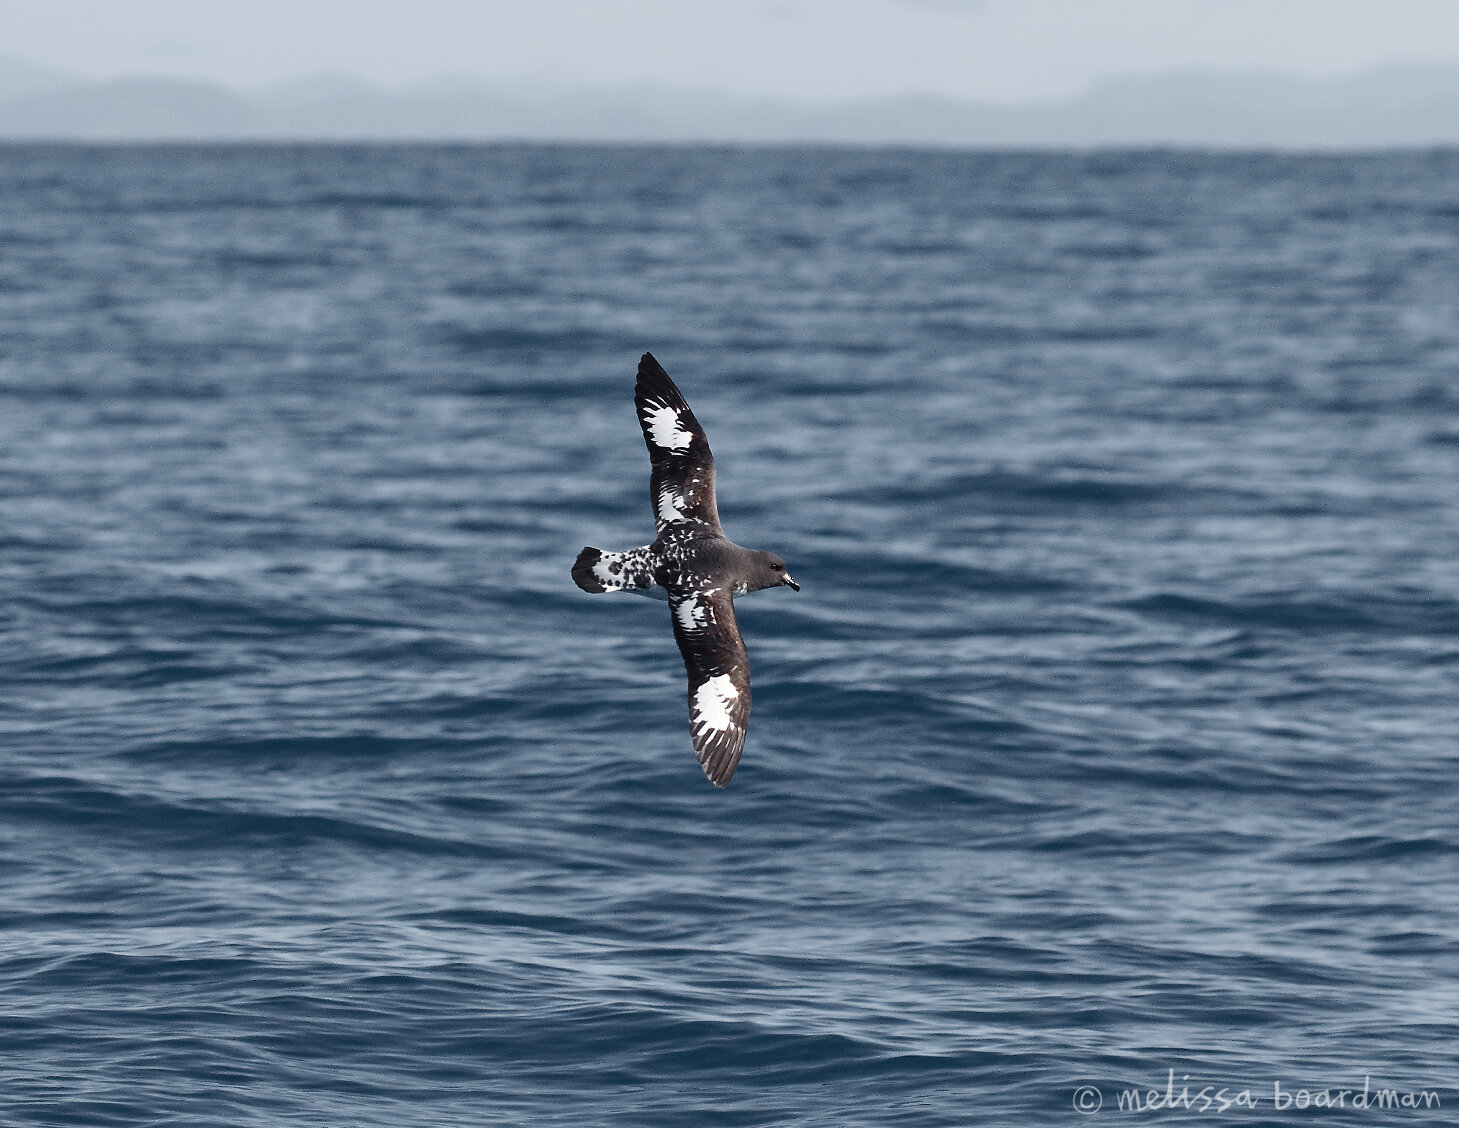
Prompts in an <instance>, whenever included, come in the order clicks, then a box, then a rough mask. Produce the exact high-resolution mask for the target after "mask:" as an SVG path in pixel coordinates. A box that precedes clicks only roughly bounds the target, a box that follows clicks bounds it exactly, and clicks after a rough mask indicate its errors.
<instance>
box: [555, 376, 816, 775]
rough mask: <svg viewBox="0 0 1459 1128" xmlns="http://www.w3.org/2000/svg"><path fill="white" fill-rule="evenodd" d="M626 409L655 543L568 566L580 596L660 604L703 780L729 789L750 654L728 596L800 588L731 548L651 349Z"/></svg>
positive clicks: (708, 469) (751, 554)
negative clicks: (630, 409) (642, 458)
mask: <svg viewBox="0 0 1459 1128" xmlns="http://www.w3.org/2000/svg"><path fill="white" fill-rule="evenodd" d="M633 405H634V407H636V408H637V409H638V422H639V425H640V426H641V427H642V428H643V441H644V443H645V444H646V445H647V446H648V460H649V465H650V467H651V468H652V474H651V476H650V478H649V497H650V499H651V500H652V502H653V509H654V523H655V525H656V526H657V529H658V539H656V540H655V541H654V542H653V544H649V545H644V546H643V547H642V548H634V549H630V550H628V551H627V552H604V551H603V550H602V549H598V548H585V549H583V550H582V552H580V553H578V558H577V562H576V563H574V564H573V566H572V578H573V580H574V581H575V582H576V583H577V585H578V587H580V588H582V589H583V590H584V591H590V592H600V591H631V592H634V593H636V594H639V595H649V596H653V597H655V598H658V599H667V600H668V601H669V607H670V608H671V609H672V611H673V615H672V620H673V624H674V639H675V641H676V642H678V644H679V653H680V654H682V655H683V656H684V668H685V669H686V670H687V671H688V672H689V735H690V736H691V737H692V738H693V740H694V752H695V754H696V755H697V756H698V757H699V763H700V766H702V767H703V768H704V774H705V775H707V776H708V777H709V780H710V782H711V783H713V784H714V785H715V786H716V787H723V786H725V784H727V783H729V781H730V776H732V775H734V774H735V767H736V765H738V764H739V762H740V752H741V751H742V750H743V749H744V747H745V725H746V722H747V721H748V720H749V716H750V656H749V655H748V654H747V653H745V642H744V640H743V639H742V638H741V637H740V628H739V626H738V625H737V624H736V623H735V603H734V600H735V596H737V595H744V594H745V593H746V592H750V591H759V590H761V589H762V588H770V587H780V586H782V585H784V586H785V587H788V588H791V589H792V590H794V591H800V585H799V584H798V583H796V582H795V581H794V580H792V579H791V578H790V573H788V572H787V571H786V570H785V561H783V560H781V559H780V557H778V556H776V555H775V554H774V553H773V552H758V551H755V550H752V549H748V548H741V547H740V546H739V545H737V544H732V543H730V541H729V539H728V538H727V537H726V536H725V535H724V530H723V529H721V528H720V527H719V513H718V511H717V510H716V508H715V504H714V456H713V455H712V454H710V453H709V440H708V439H706V438H705V437H704V428H703V427H701V426H700V425H699V420H697V419H695V418H694V413H693V412H692V411H690V410H689V405H688V404H687V403H685V402H684V396H683V395H682V394H681V393H680V391H679V389H678V388H676V387H675V386H674V382H673V381H672V380H670V379H669V374H668V373H667V372H665V371H664V370H663V368H662V367H660V365H659V362H658V361H656V360H655V359H654V358H653V354H652V353H644V354H643V359H642V360H641V361H639V363H638V384H637V385H636V386H635V388H634V390H633Z"/></svg>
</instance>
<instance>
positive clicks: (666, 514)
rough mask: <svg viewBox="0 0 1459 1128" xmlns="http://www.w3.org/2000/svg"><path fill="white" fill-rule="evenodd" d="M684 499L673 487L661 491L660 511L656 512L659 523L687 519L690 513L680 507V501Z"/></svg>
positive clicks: (670, 522) (663, 523) (665, 523)
mask: <svg viewBox="0 0 1459 1128" xmlns="http://www.w3.org/2000/svg"><path fill="white" fill-rule="evenodd" d="M683 500H684V499H683V498H682V497H680V496H679V494H678V492H677V491H675V490H673V489H666V490H662V491H660V493H659V506H658V512H657V513H655V514H654V516H655V517H656V518H658V521H659V524H661V525H668V524H672V523H673V522H674V521H687V520H688V519H689V515H688V514H687V513H685V512H684V511H683V510H682V509H680V508H679V502H681V501H683Z"/></svg>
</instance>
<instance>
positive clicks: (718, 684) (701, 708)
mask: <svg viewBox="0 0 1459 1128" xmlns="http://www.w3.org/2000/svg"><path fill="white" fill-rule="evenodd" d="M739 699H740V691H739V690H738V689H736V688H735V683H734V681H733V679H731V678H730V676H729V675H728V674H716V675H715V676H714V677H712V678H708V679H706V680H705V682H704V683H703V684H702V685H701V686H700V687H699V688H698V689H697V690H695V691H694V727H695V728H697V729H713V730H714V731H715V732H725V731H726V730H728V729H730V728H732V727H733V726H734V723H735V721H734V717H732V716H731V715H730V707H731V706H732V705H734V703H735V702H736V701H738V700H739Z"/></svg>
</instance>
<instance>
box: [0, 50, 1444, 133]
mask: <svg viewBox="0 0 1459 1128" xmlns="http://www.w3.org/2000/svg"><path fill="white" fill-rule="evenodd" d="M0 139H8V140H20V139H56V140H79V141H164V140H462V141H472V140H580V141H629V142H631V141H722V142H734V141H748V142H755V141H760V142H794V141H825V142H844V143H851V144H909V145H939V146H958V147H968V146H971V147H979V146H1098V145H1162V144H1169V145H1192V146H1213V147H1251V148H1367V147H1378V148H1381V147H1389V146H1424V145H1452V144H1459V65H1456V66H1432V65H1426V66H1418V65H1393V66H1387V67H1382V68H1379V69H1377V70H1373V71H1368V72H1366V73H1363V74H1359V75H1353V76H1349V77H1342V78H1322V79H1315V78H1303V77H1298V76H1293V75H1284V74H1278V73H1272V72H1264V71H1176V72H1168V73H1162V74H1154V75H1143V76H1129V77H1122V78H1116V79H1110V80H1107V81H1104V82H1101V83H1099V84H1097V85H1095V86H1093V87H1091V88H1090V89H1089V90H1088V91H1086V92H1085V93H1083V94H1080V95H1078V96H1076V97H1072V98H1066V99H1061V100H1058V101H1046V102H1029V103H1023V104H1017V105H995V104H990V103H975V102H964V101H958V100H956V99H952V98H946V97H942V96H937V95H905V96H899V97H887V98H875V99H867V100H862V101H846V102H838V103H822V104H812V103H802V102H794V101H788V100H783V99H776V98H769V97H763V98H761V97H751V96H743V95H735V94H726V93H718V92H714V91H709V90H692V89H680V88H669V87H659V86H652V85H646V84H641V85H624V86H620V87H598V88H573V87H569V86H552V85H548V84H522V83H508V82H488V81H482V80H477V79H468V78H452V77H443V78H440V79H435V80H431V81H429V82H423V83H417V84H415V85H412V86H408V87H403V88H398V89H385V88H382V87H378V86H374V85H371V84H370V83H367V82H364V81H362V80H360V79H357V78H353V77H351V76H348V75H317V76H311V77H306V78H301V79H297V80H293V81H289V82H282V83H275V84H273V85H271V86H267V87H263V88H260V89H257V90H253V91H241V90H237V89H234V88H231V87H228V86H224V85H221V84H218V83H212V82H206V81H202V80H189V79H176V78H158V77H149V76H137V77H132V78H121V79H111V80H105V81H92V80H86V79H81V78H77V77H75V76H72V75H68V74H65V73H64V72H61V71H57V70H54V69H51V68H46V67H41V66H38V65H36V64H33V63H30V62H27V61H25V60H23V59H17V58H14V57H0Z"/></svg>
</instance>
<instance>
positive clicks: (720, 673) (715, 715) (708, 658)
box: [669, 588, 750, 787]
mask: <svg viewBox="0 0 1459 1128" xmlns="http://www.w3.org/2000/svg"><path fill="white" fill-rule="evenodd" d="M669 605H670V606H671V607H672V608H673V612H674V639H675V641H677V642H678V644H679V653H680V654H682V655H683V656H684V668H685V669H686V670H687V671H688V672H689V735H690V736H691V737H692V738H693V740H694V752H695V755H697V756H698V757H699V764H700V766H701V767H703V768H704V774H705V775H707V776H708V777H709V782H710V783H712V784H714V785H715V786H716V787H723V786H724V785H725V784H727V783H729V781H730V776H732V775H734V774H735V768H736V766H737V765H738V764H739V762H740V753H741V751H743V750H744V747H745V727H746V725H747V724H748V723H749V719H750V656H749V654H747V653H746V652H745V642H744V640H743V639H742V638H740V628H739V625H738V624H737V623H736V622H735V604H734V597H733V596H732V595H731V593H730V592H729V591H728V590H727V589H724V588H718V589H715V590H713V591H693V592H688V593H686V594H684V595H680V596H675V595H671V596H670V597H669Z"/></svg>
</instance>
